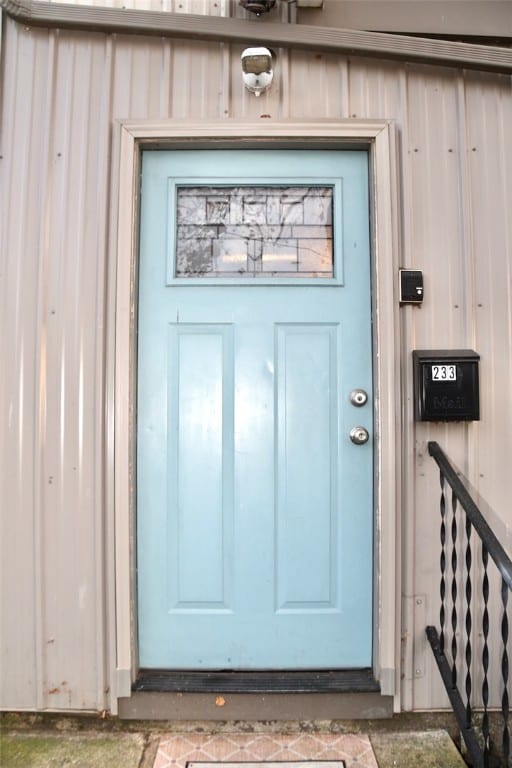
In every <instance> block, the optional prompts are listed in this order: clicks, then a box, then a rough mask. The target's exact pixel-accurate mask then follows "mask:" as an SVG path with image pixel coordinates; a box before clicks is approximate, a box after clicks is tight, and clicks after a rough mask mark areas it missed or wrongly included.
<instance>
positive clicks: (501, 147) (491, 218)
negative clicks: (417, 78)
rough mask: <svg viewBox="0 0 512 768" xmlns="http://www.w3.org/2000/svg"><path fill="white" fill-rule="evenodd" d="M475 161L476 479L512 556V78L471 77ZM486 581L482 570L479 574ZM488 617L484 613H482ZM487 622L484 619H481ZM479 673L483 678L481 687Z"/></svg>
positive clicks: (494, 622) (495, 629)
mask: <svg viewBox="0 0 512 768" xmlns="http://www.w3.org/2000/svg"><path fill="white" fill-rule="evenodd" d="M466 105H467V112H468V125H467V137H468V164H469V179H470V182H471V189H472V196H473V204H472V211H473V215H472V242H473V250H474V273H475V295H474V320H473V322H474V334H475V347H476V349H477V350H478V351H479V352H480V354H481V401H482V414H481V418H482V421H481V422H480V424H479V430H478V441H475V449H474V453H473V463H474V472H475V474H474V476H472V477H471V480H472V482H473V484H474V486H475V487H476V488H477V489H478V491H479V493H480V495H481V498H482V499H483V501H484V504H485V512H486V515H487V517H488V519H489V521H490V523H491V525H492V526H493V528H494V530H495V531H496V533H497V535H498V537H499V538H500V540H501V541H502V543H503V544H504V545H505V546H506V548H507V550H508V551H509V552H511V551H512V547H511V537H510V526H511V518H510V513H509V508H510V493H509V490H508V488H507V479H506V478H508V475H509V473H510V454H511V447H512V399H511V397H510V393H511V384H510V382H511V381H512V301H511V291H512V220H511V216H510V200H511V197H512V195H511V193H512V186H511V182H510V179H511V177H512V151H511V148H510V141H509V140H508V137H509V135H510V126H511V124H512V95H511V90H510V78H489V77H488V76H487V75H468V76H467V79H466ZM477 572H478V574H479V578H481V567H479V568H478V569H477ZM498 581H499V580H498V579H497V578H495V579H494V582H495V584H494V591H493V593H492V594H493V600H492V608H491V625H490V626H491V637H492V638H493V641H494V642H493V646H494V648H495V652H494V653H493V654H492V655H491V663H492V667H491V681H492V682H491V697H492V700H493V703H495V704H496V705H497V704H499V703H500V696H501V685H500V684H499V682H498V681H499V680H500V676H501V664H500V653H501V648H500V642H499V637H500V624H501V611H502V608H501V601H500V599H499V583H498ZM480 613H481V612H480ZM479 619H480V616H479ZM480 676H481V673H480V674H477V677H476V680H477V681H478V682H480V680H479V678H480Z"/></svg>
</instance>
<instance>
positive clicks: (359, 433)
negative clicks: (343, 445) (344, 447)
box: [350, 427, 370, 445]
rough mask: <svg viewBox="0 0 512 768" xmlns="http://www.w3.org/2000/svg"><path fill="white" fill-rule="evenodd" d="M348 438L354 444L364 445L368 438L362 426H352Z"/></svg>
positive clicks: (366, 431)
mask: <svg viewBox="0 0 512 768" xmlns="http://www.w3.org/2000/svg"><path fill="white" fill-rule="evenodd" d="M350 439H351V440H352V442H353V443H355V444H356V445H364V443H367V442H368V440H369V439H370V435H369V434H368V430H367V429H365V428H364V427H352V429H351V430H350Z"/></svg>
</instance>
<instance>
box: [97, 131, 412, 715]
mask: <svg viewBox="0 0 512 768" xmlns="http://www.w3.org/2000/svg"><path fill="white" fill-rule="evenodd" d="M241 140H245V142H244V145H246V144H247V141H249V142H251V143H255V142H260V141H272V142H275V143H279V144H280V145H281V146H283V145H286V144H288V143H292V142H293V143H294V144H295V145H296V146H297V143H299V146H300V142H302V146H311V143H310V142H311V141H315V142H316V141H321V142H323V143H324V144H325V145H328V146H330V147H339V148H340V149H341V148H347V147H350V146H357V147H363V148H364V147H367V148H368V149H369V151H370V190H371V201H370V208H371V211H372V285H373V312H374V384H375V403H376V406H375V408H376V413H375V425H376V427H375V471H376V478H375V488H376V494H375V495H376V498H375V509H376V529H375V572H376V579H375V587H376V589H375V610H374V615H375V628H374V649H375V652H374V659H375V675H376V677H377V679H378V680H379V681H380V684H381V692H382V694H384V695H388V696H389V695H393V696H395V710H397V709H399V700H398V697H399V690H400V685H399V659H400V647H399V642H398V641H399V637H400V625H399V621H400V611H399V606H400V593H401V590H400V509H401V507H400V466H401V460H400V459H401V454H400V451H401V447H400V445H401V441H400V434H401V430H400V429H399V427H398V425H399V420H400V415H401V413H400V377H399V354H398V350H399V316H398V300H397V296H396V279H395V277H396V275H397V274H398V266H399V248H398V245H399V242H398V240H399V238H398V210H399V209H398V190H397V170H396V149H395V141H396V139H395V130H394V125H393V122H392V121H388V120H372V121H367V120H319V121H301V122H294V121H282V122H281V121H270V120H269V121H264V122H263V121H260V122H245V121H239V120H219V121H212V122H201V123H194V122H189V121H172V122H170V121H165V122H151V121H143V122H137V121H126V122H120V123H118V125H117V131H116V134H115V141H116V145H115V147H114V168H113V172H112V197H111V199H112V213H111V230H110V231H111V235H110V248H109V255H110V259H109V265H110V266H109V295H108V306H109V315H108V317H109V333H108V348H107V361H108V363H107V425H108V426H107V468H108V469H107V493H108V510H109V515H108V519H107V537H108V540H107V547H108V551H107V555H108V563H109V575H110V577H111V578H110V584H111V588H110V594H109V605H110V608H111V615H112V617H113V618H112V620H111V622H110V625H109V626H110V639H111V648H112V652H111V666H110V669H111V679H112V686H111V689H112V690H111V694H110V695H111V710H112V712H113V713H116V711H117V698H118V697H125V696H129V695H130V685H131V681H132V678H133V675H134V674H135V673H136V664H137V652H136V633H135V630H134V627H135V626H136V621H135V619H136V617H135V610H136V595H135V568H134V564H135V560H134V511H135V501H134V491H135V474H134V466H135V465H134V442H135V440H134V436H135V414H134V402H135V398H134V394H135V376H136V364H135V363H136V361H135V329H136V265H137V247H138V234H137V233H138V198H139V159H140V158H139V154H140V148H141V146H142V145H145V146H153V147H154V146H158V145H161V146H170V145H172V143H173V142H176V143H177V142H179V143H180V144H181V145H182V142H187V143H189V145H195V146H197V145H201V146H203V147H205V146H211V145H212V143H214V142H216V143H219V142H222V141H223V142H225V143H226V145H231V146H233V145H234V144H237V143H238V142H239V141H241Z"/></svg>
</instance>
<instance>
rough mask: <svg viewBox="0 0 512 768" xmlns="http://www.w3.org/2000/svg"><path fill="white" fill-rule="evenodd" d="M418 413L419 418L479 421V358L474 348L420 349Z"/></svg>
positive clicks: (416, 377)
mask: <svg viewBox="0 0 512 768" xmlns="http://www.w3.org/2000/svg"><path fill="white" fill-rule="evenodd" d="M412 356H413V365H414V400H415V403H414V416H415V419H416V421H478V420H479V419H480V398H479V390H478V361H479V360H480V355H478V354H477V353H476V352H473V350H471V349H456V350H453V349H416V350H414V352H413V353H412Z"/></svg>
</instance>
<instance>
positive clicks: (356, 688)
mask: <svg viewBox="0 0 512 768" xmlns="http://www.w3.org/2000/svg"><path fill="white" fill-rule="evenodd" d="M132 691H133V692H134V693H136V692H137V693H141V692H146V693H148V692H154V693H380V685H379V683H378V682H377V680H375V678H374V675H373V670H372V669H370V668H362V669H337V670H317V671H297V672H288V671H287V672H283V671H277V672H272V671H267V672H245V671H240V672H238V671H237V672H235V671H227V672H226V671H224V672H190V671H187V670H183V671H181V670H147V669H143V670H140V672H139V675H138V677H137V679H136V680H135V682H134V683H133V685H132Z"/></svg>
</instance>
